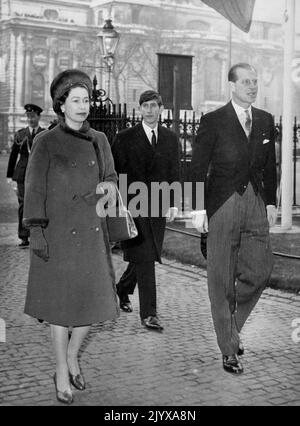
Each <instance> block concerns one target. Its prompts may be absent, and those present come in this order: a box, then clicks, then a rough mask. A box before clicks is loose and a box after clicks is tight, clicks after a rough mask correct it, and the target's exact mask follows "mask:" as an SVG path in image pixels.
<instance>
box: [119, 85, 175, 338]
mask: <svg viewBox="0 0 300 426" xmlns="http://www.w3.org/2000/svg"><path fill="white" fill-rule="evenodd" d="M139 104H140V111H141V114H142V117H143V120H142V122H141V123H139V124H137V125H136V126H134V127H132V128H129V129H126V130H123V131H121V132H120V133H118V134H117V136H116V138H115V140H114V142H113V144H112V153H113V156H114V160H115V168H116V171H117V173H118V174H119V175H121V174H124V175H126V178H127V185H128V187H129V186H130V185H131V184H132V183H134V182H142V183H143V184H145V185H146V187H147V189H148V191H147V192H148V200H147V202H148V207H149V210H148V214H147V217H142V215H139V216H138V217H135V218H134V221H135V224H136V226H137V229H138V236H137V237H136V238H134V239H132V240H128V241H124V242H123V243H122V244H121V245H122V249H123V251H124V260H126V261H128V262H129V264H128V267H127V269H126V271H125V272H124V274H123V276H122V277H121V279H120V281H119V283H118V285H117V291H118V295H119V298H120V307H121V309H123V310H124V311H126V312H131V311H132V306H131V303H130V300H129V298H128V294H133V291H134V288H135V285H136V283H137V284H138V290H139V302H140V317H141V321H142V324H143V325H144V326H145V327H147V328H148V329H151V330H158V331H161V330H162V329H163V327H162V325H161V323H160V322H159V320H158V317H157V307H156V282H155V261H158V262H161V249H162V243H163V238H164V232H165V225H166V218H167V220H168V221H172V220H174V218H175V216H176V214H177V208H176V207H175V206H174V200H173V201H171V203H170V205H169V206H168V208H167V209H165V210H163V209H161V208H160V211H159V215H158V217H153V215H152V213H151V204H153V203H154V202H155V200H153V199H151V183H153V182H158V183H160V182H167V183H168V184H172V183H173V182H179V181H180V172H179V169H180V154H179V153H180V149H179V141H178V138H177V136H176V134H175V133H173V132H172V131H171V130H169V129H167V128H165V127H162V126H161V125H159V124H158V120H159V116H160V114H161V113H162V111H163V105H162V99H161V96H160V95H159V93H157V92H155V91H153V90H148V91H146V92H143V93H142V94H141V96H140V100H139ZM132 198H133V196H130V194H128V201H130V199H132ZM128 206H129V209H130V203H129V204H128Z"/></svg>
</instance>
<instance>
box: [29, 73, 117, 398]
mask: <svg viewBox="0 0 300 426" xmlns="http://www.w3.org/2000/svg"><path fill="white" fill-rule="evenodd" d="M50 91H51V96H52V99H53V109H54V111H55V112H56V113H57V114H58V116H59V117H60V122H59V124H58V125H57V126H55V127H54V128H52V129H51V130H48V131H45V132H43V134H42V135H41V136H39V137H38V138H36V141H35V142H36V143H35V144H34V146H33V149H32V152H31V156H30V160H29V164H28V168H27V172H26V181H25V185H26V197H25V209H24V224H25V225H26V226H27V227H29V228H30V231H31V240H30V246H31V259H30V269H29V279H28V288H27V296H26V304H25V313H27V314H28V315H31V316H33V317H35V318H38V319H42V320H44V321H47V322H48V323H50V327H51V335H52V338H53V343H54V349H55V354H56V374H55V376H54V381H55V385H56V395H57V399H58V400H59V401H61V402H65V403H67V404H70V403H71V402H72V401H73V397H72V393H71V388H70V382H71V384H73V386H75V387H76V388H77V389H80V390H83V389H84V388H85V383H84V380H83V377H82V375H81V372H80V368H79V364H78V352H79V349H80V346H81V344H82V342H83V340H84V338H85V337H86V335H87V333H88V331H89V328H90V325H91V324H93V323H97V322H102V321H105V320H111V319H114V318H116V317H117V316H118V314H119V311H118V306H117V297H116V291H115V280H114V271H113V266H112V259H111V253H110V246H109V241H108V233H107V227H106V222H105V218H100V217H98V216H97V214H96V204H97V201H98V199H99V197H101V194H102V195H103V194H104V192H105V191H104V188H107V186H111V188H112V189H114V188H115V184H116V182H117V177H116V172H115V170H114V162H113V158H112V154H111V150H110V146H109V143H108V141H107V139H106V136H105V135H104V134H103V133H100V132H97V131H95V130H93V129H91V128H90V127H89V124H88V122H87V121H85V120H86V118H87V116H88V114H89V106H90V96H91V91H92V83H91V80H90V78H89V77H88V76H87V75H86V74H85V73H83V72H81V71H79V70H66V71H63V72H62V73H60V74H59V75H58V76H57V77H56V78H55V79H54V80H53V82H52V84H51V89H50ZM99 182H100V183H99ZM96 190H97V193H96ZM110 192H111V193H114V191H110ZM113 198H114V197H113V196H112V199H111V200H109V202H110V203H113V202H114V200H113ZM70 327H71V328H72V334H71V337H69V333H68V332H69V328H70Z"/></svg>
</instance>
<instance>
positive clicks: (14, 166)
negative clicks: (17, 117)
mask: <svg viewBox="0 0 300 426" xmlns="http://www.w3.org/2000/svg"><path fill="white" fill-rule="evenodd" d="M43 130H45V129H43V128H42V127H38V129H37V132H36V135H37V134H38V133H40V132H42V131H43ZM32 143H33V140H32V136H31V133H30V130H29V127H24V128H23V129H20V130H18V131H17V132H16V134H15V137H14V143H13V145H12V148H11V152H10V156H9V159H8V166H7V174H6V176H7V177H8V178H12V179H13V180H15V181H17V182H18V183H24V180H25V172H26V167H27V163H28V157H29V154H30V151H31V147H32ZM18 157H19V158H18Z"/></svg>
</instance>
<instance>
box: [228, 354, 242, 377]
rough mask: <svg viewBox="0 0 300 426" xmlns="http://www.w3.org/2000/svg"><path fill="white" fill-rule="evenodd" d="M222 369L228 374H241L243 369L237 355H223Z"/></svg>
mask: <svg viewBox="0 0 300 426" xmlns="http://www.w3.org/2000/svg"><path fill="white" fill-rule="evenodd" d="M223 368H224V370H225V371H227V372H228V373H233V374H241V373H243V371H244V369H243V366H242V363H241V362H240V360H239V357H238V355H236V354H233V355H223Z"/></svg>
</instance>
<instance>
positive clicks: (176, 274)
mask: <svg viewBox="0 0 300 426" xmlns="http://www.w3.org/2000/svg"><path fill="white" fill-rule="evenodd" d="M15 232H16V224H15V223H12V224H0V262H1V266H0V299H1V306H0V317H1V318H3V319H4V320H5V322H6V336H7V341H6V343H0V359H1V365H0V404H1V405H3V406H4V405H13V406H17V405H26V406H27V405H28V406H29V405H41V406H44V405H50V406H52V405H59V403H58V402H57V401H56V398H55V390H54V386H53V379H52V376H53V373H54V370H55V361H54V357H53V354H52V346H51V339H50V330H49V326H48V325H47V324H39V323H38V322H37V321H36V320H34V319H32V318H30V317H28V316H27V315H25V314H24V313H23V309H24V300H25V294H26V281H27V273H28V266H29V250H26V249H25V250H20V249H18V247H17V243H18V241H17V238H16V236H15ZM113 261H114V265H115V269H116V275H117V278H118V277H119V276H120V275H121V273H122V271H123V270H124V269H125V267H126V265H125V264H124V262H123V260H122V257H121V255H120V253H114V255H113ZM157 282H158V285H157V294H158V307H159V317H160V319H161V321H162V323H163V325H164V327H165V330H164V332H163V333H160V334H158V333H155V332H150V331H148V330H145V329H144V328H143V327H142V326H141V324H140V319H139V312H138V293H137V291H136V292H135V294H134V295H133V296H132V297H131V300H132V304H133V307H134V312H132V313H130V314H126V313H124V312H121V315H120V317H119V318H118V319H117V320H116V321H112V322H108V323H105V324H95V325H94V326H92V328H91V331H90V333H89V336H88V338H87V339H86V341H85V344H84V346H83V350H82V351H81V354H80V364H81V368H82V371H83V374H84V376H85V379H86V382H87V389H86V391H85V392H78V391H76V390H75V391H74V398H75V403H74V405H75V406H76V405H83V406H91V405H102V406H110V405H126V406H130V405H136V406H138V405H162V406H170V407H171V406H172V407H176V406H178V407H179V406H189V405H191V406H192V405H196V406H202V405H216V406H219V405H241V406H243V405H257V406H263V405H274V406H276V405H299V404H300V397H299V395H300V359H299V349H300V343H298V344H296V343H294V342H293V340H292V337H291V336H292V331H293V329H292V325H291V324H292V321H293V319H294V318H299V317H300V296H299V295H290V294H288V293H284V292H281V291H276V290H273V289H267V290H266V291H265V292H264V293H263V295H262V297H261V299H260V301H259V303H258V304H257V306H256V308H255V310H254V312H253V313H252V314H251V316H250V318H249V320H248V321H247V323H246V325H245V327H244V330H243V332H242V337H243V342H244V346H245V355H244V357H243V364H244V368H245V372H244V374H243V375H241V376H238V377H235V376H232V375H230V374H228V373H226V372H224V370H223V369H222V363H221V356H220V353H219V350H218V347H217V343H216V338H215V334H214V330H213V324H212V320H211V315H210V306H209V300H208V295H207V286H206V274H205V272H204V271H202V270H199V269H198V268H196V267H194V268H192V267H191V266H185V265H181V264H179V263H178V262H174V261H170V260H167V259H166V260H164V263H163V264H162V265H157Z"/></svg>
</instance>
